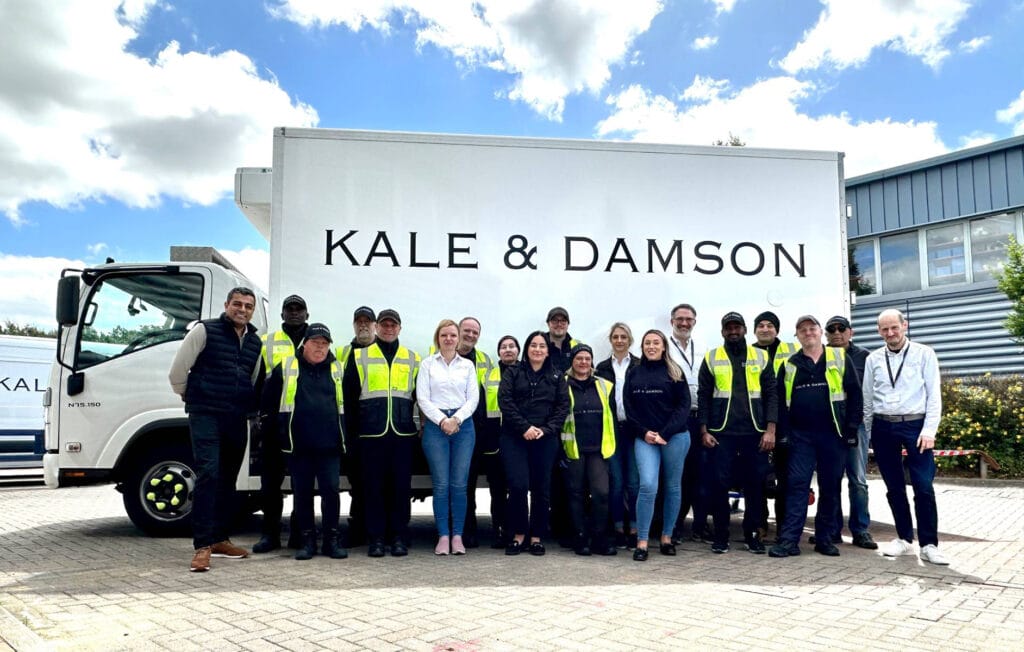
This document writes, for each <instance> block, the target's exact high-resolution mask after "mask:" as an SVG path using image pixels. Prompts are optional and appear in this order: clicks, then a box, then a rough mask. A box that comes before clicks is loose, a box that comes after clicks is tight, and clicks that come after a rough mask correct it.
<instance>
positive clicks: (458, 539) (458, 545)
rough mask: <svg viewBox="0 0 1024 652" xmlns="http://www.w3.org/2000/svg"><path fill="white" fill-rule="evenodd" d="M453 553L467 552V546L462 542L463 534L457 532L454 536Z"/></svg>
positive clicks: (461, 553) (462, 553)
mask: <svg viewBox="0 0 1024 652" xmlns="http://www.w3.org/2000/svg"><path fill="white" fill-rule="evenodd" d="M452 554H453V555H464V554H466V546H465V545H464V544H463V543H462V535H460V534H456V535H455V536H453V537H452Z"/></svg>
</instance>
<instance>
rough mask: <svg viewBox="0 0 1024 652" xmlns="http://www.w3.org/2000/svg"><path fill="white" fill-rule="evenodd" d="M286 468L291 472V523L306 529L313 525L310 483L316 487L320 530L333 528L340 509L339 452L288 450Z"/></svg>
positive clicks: (312, 527)
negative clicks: (298, 451)
mask: <svg viewBox="0 0 1024 652" xmlns="http://www.w3.org/2000/svg"><path fill="white" fill-rule="evenodd" d="M288 468H289V469H290V470H291V474H292V494H293V497H292V500H293V501H294V504H295V508H294V512H295V525H296V527H298V529H299V531H300V532H308V531H310V530H313V529H314V527H315V526H316V520H315V516H314V515H313V491H314V483H316V486H317V487H318V488H319V494H320V516H321V517H322V520H323V527H324V532H327V531H328V530H337V529H338V512H339V511H340V509H341V500H340V498H339V497H338V491H339V486H338V485H339V480H340V477H341V455H340V454H338V453H337V452H336V451H314V452H308V453H290V454H288Z"/></svg>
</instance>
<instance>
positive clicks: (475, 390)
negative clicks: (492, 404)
mask: <svg viewBox="0 0 1024 652" xmlns="http://www.w3.org/2000/svg"><path fill="white" fill-rule="evenodd" d="M479 401H480V386H479V385H478V384H477V380H476V365H475V364H473V363H472V362H470V361H469V360H467V359H465V358H463V357H462V356H461V355H459V354H455V357H454V358H452V361H451V363H448V362H445V360H444V358H443V357H442V356H441V352H440V351H438V352H437V353H435V354H433V355H431V356H428V357H427V359H425V360H424V361H423V362H421V363H420V371H419V375H418V376H417V377H416V404H417V405H419V406H420V412H421V413H422V414H423V416H425V417H426V418H428V419H430V420H431V421H432V422H433V423H436V424H438V425H440V423H441V421H442V420H444V419H445V418H446V417H445V414H444V412H442V411H441V410H457V411H456V412H455V414H454V415H453V416H455V417H457V418H458V419H459V421H462V422H464V421H466V420H468V419H471V418H473V411H474V410H476V404H477V403H478V402H479Z"/></svg>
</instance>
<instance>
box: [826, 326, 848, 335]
mask: <svg viewBox="0 0 1024 652" xmlns="http://www.w3.org/2000/svg"><path fill="white" fill-rule="evenodd" d="M836 331H839V332H840V333H845V332H846V326H843V325H842V324H837V325H835V326H829V327H828V328H826V329H825V332H826V333H835V332H836Z"/></svg>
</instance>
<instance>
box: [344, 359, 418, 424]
mask: <svg viewBox="0 0 1024 652" xmlns="http://www.w3.org/2000/svg"><path fill="white" fill-rule="evenodd" d="M352 363H353V364H355V365H356V370H357V371H358V372H359V421H360V424H359V426H360V430H361V432H360V433H359V436H360V437H381V436H383V435H385V434H387V432H388V430H389V429H391V430H394V431H395V433H397V434H399V435H402V436H413V435H415V434H416V427H415V424H414V423H413V420H412V408H413V400H412V394H413V391H414V390H415V389H416V374H417V373H418V372H419V368H420V356H419V355H418V354H417V353H415V352H413V351H410V350H409V349H407V348H405V347H404V346H399V347H398V351H396V352H395V357H394V359H393V360H392V361H391V364H390V365H389V364H388V361H387V358H385V357H384V352H383V351H381V350H380V346H378V345H377V343H376V342H374V343H373V344H371V345H370V346H368V347H366V348H365V349H355V351H354V352H353V358H352ZM396 412H398V414H396ZM402 428H405V429H406V430H405V432H403V431H402Z"/></svg>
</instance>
